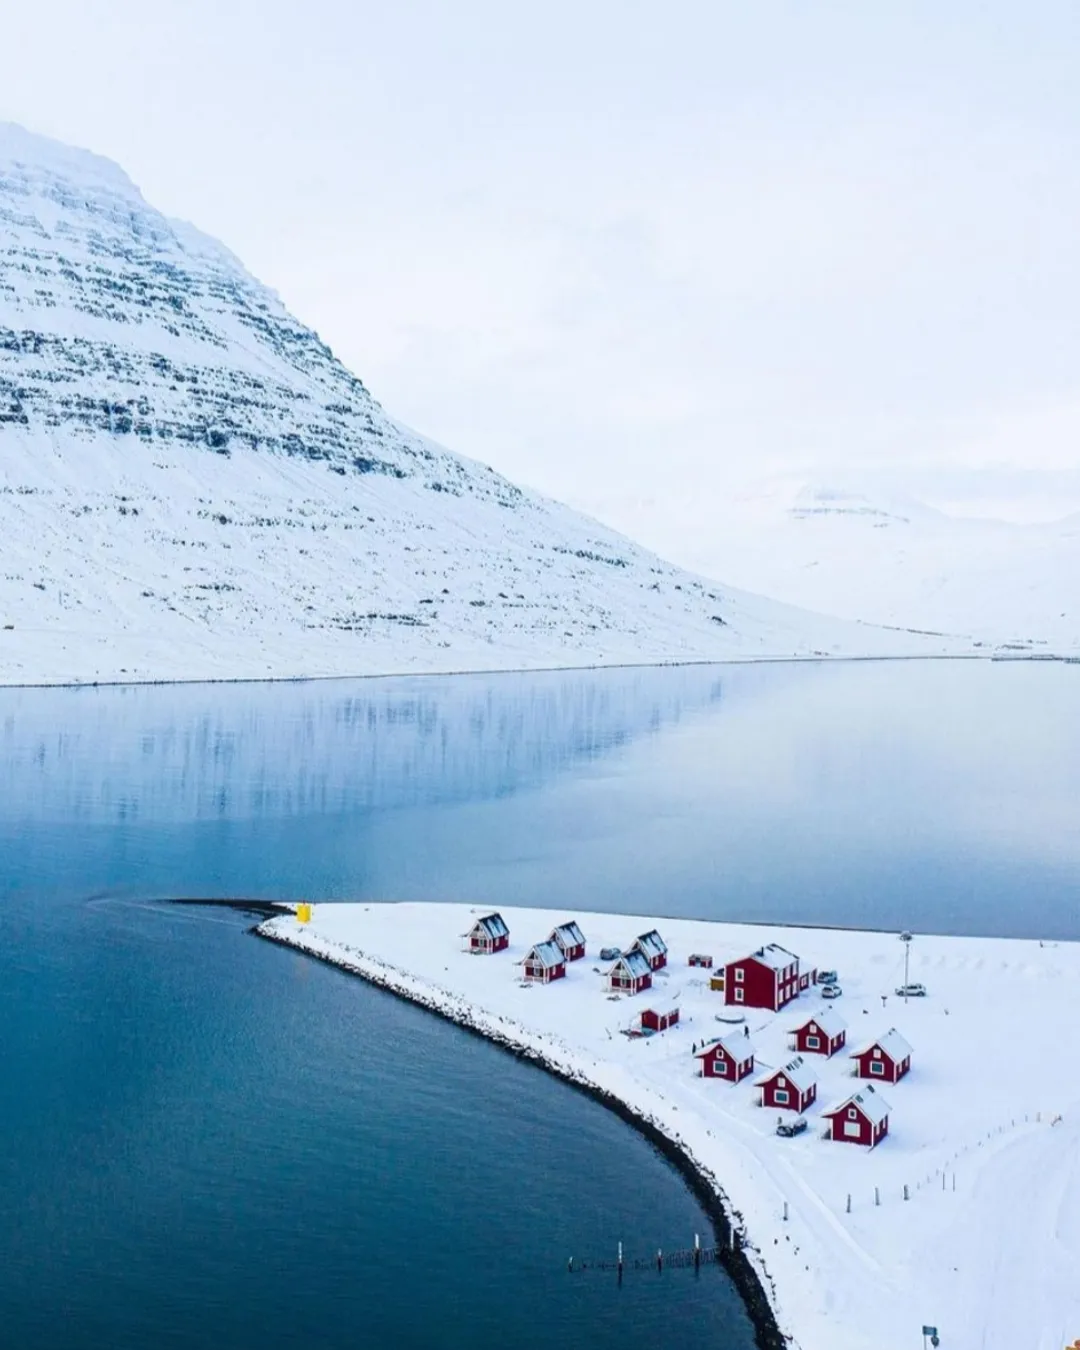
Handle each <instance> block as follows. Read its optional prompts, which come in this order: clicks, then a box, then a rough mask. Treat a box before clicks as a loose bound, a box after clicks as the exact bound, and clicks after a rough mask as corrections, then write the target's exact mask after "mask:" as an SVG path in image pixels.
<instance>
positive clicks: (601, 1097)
mask: <svg viewBox="0 0 1080 1350" xmlns="http://www.w3.org/2000/svg"><path fill="white" fill-rule="evenodd" d="M251 932H252V933H254V934H255V935H256V936H257V937H261V938H263V939H264V940H265V941H267V942H273V943H276V944H277V945H278V946H281V947H287V948H290V949H291V950H293V951H299V952H300V953H302V954H303V955H304V956H308V957H311V958H312V959H314V960H316V961H321V962H323V963H324V964H326V965H331V966H334V967H335V968H336V969H338V970H342V971H345V972H346V973H347V974H349V975H354V976H356V977H357V978H359V979H361V980H364V981H365V982H366V983H368V984H371V985H373V986H374V987H376V988H378V989H382V990H384V991H385V992H387V993H390V994H393V995H394V996H395V997H397V998H401V999H404V1000H405V1001H406V1002H408V1003H413V1004H415V1005H416V1006H417V1007H421V1008H424V1009H425V1010H426V1011H428V1012H431V1013H434V1014H435V1015H436V1016H439V1017H442V1018H444V1019H445V1020H446V1021H449V1022H452V1023H453V1024H454V1025H455V1026H458V1027H461V1028H462V1030H464V1031H468V1032H471V1033H472V1034H473V1035H476V1036H481V1037H482V1038H483V1039H484V1040H486V1041H490V1042H491V1043H492V1044H494V1045H497V1046H498V1047H499V1048H500V1049H501V1050H505V1051H506V1052H507V1053H508V1054H512V1055H513V1056H514V1057H515V1058H516V1059H524V1060H527V1061H528V1062H529V1063H531V1064H535V1065H536V1066H537V1067H538V1068H541V1069H543V1070H545V1072H547V1073H549V1074H551V1075H552V1076H553V1077H554V1078H557V1079H559V1080H560V1081H561V1082H563V1083H566V1084H567V1085H568V1086H570V1087H572V1088H575V1089H576V1090H577V1091H579V1092H582V1093H584V1094H585V1095H586V1096H588V1097H590V1098H592V1100H593V1101H595V1102H598V1103H599V1104H600V1105H602V1106H604V1107H606V1108H607V1109H608V1110H609V1111H612V1112H613V1113H614V1114H615V1115H617V1116H618V1117H619V1119H620V1120H622V1121H624V1122H625V1123H626V1124H627V1125H629V1126H630V1127H631V1128H632V1129H634V1130H637V1132H638V1133H639V1134H641V1135H642V1136H643V1137H644V1138H645V1139H647V1140H648V1141H649V1143H650V1144H652V1145H653V1147H654V1148H655V1149H656V1150H657V1151H658V1152H659V1153H661V1154H662V1155H663V1156H664V1157H665V1158H666V1159H667V1160H668V1161H669V1162H670V1163H671V1164H672V1166H674V1167H675V1168H676V1169H677V1171H678V1172H679V1173H680V1175H681V1176H682V1177H683V1179H684V1180H685V1182H686V1183H687V1185H688V1187H689V1188H690V1190H691V1192H692V1193H693V1195H694V1198H695V1199H696V1200H697V1201H698V1203H699V1204H700V1205H701V1207H702V1209H703V1210H704V1211H705V1214H706V1215H707V1216H708V1219H709V1222H710V1223H711V1224H712V1227H713V1233H714V1235H715V1239H716V1245H717V1247H718V1248H719V1249H721V1250H722V1252H723V1256H722V1264H723V1267H724V1269H725V1271H726V1272H727V1274H728V1275H729V1277H730V1278H731V1280H732V1283H733V1284H734V1285H735V1287H736V1289H738V1291H739V1295H740V1297H741V1298H742V1301H743V1304H744V1306H745V1308H746V1311H747V1314H748V1316H749V1318H750V1321H751V1322H752V1323H753V1326H754V1333H755V1341H756V1344H757V1345H758V1346H760V1347H761V1350H785V1347H787V1346H789V1345H790V1344H791V1342H790V1341H789V1339H788V1338H787V1337H786V1336H784V1334H783V1333H782V1332H781V1330H780V1328H779V1325H778V1324H777V1321H776V1315H775V1313H774V1312H773V1307H772V1303H771V1302H770V1296H769V1293H768V1292H767V1286H768V1284H769V1279H768V1275H767V1274H766V1273H765V1271H764V1269H763V1268H760V1267H759V1264H758V1263H757V1262H755V1260H754V1259H753V1258H754V1252H753V1249H749V1250H748V1248H747V1243H746V1236H745V1230H744V1229H743V1228H742V1226H741V1218H742V1216H741V1215H740V1214H738V1212H737V1211H735V1210H734V1208H733V1207H732V1206H731V1202H730V1200H729V1199H728V1197H727V1196H726V1195H725V1193H724V1190H723V1187H722V1186H721V1185H720V1183H719V1181H718V1180H717V1178H716V1177H715V1176H714V1175H713V1173H712V1172H711V1171H710V1170H709V1169H708V1168H707V1167H706V1166H705V1165H704V1164H703V1163H702V1162H701V1160H700V1159H699V1158H697V1157H695V1156H694V1154H693V1153H692V1152H691V1151H690V1150H689V1149H688V1148H687V1147H686V1145H685V1144H684V1143H683V1141H682V1140H681V1139H680V1138H679V1137H678V1135H676V1136H675V1137H672V1135H671V1134H669V1133H668V1132H667V1130H666V1129H665V1128H664V1126H663V1124H662V1122H660V1121H659V1120H657V1119H655V1118H654V1117H652V1116H649V1115H646V1114H644V1113H642V1112H640V1111H636V1110H635V1109H634V1107H633V1106H632V1105H630V1104H629V1103H628V1102H625V1101H623V1100H622V1098H620V1097H618V1096H616V1095H615V1094H614V1093H612V1092H609V1091H607V1090H606V1089H605V1088H603V1087H601V1086H600V1085H599V1084H598V1083H595V1082H593V1081H591V1080H590V1079H589V1078H588V1077H587V1076H586V1075H584V1074H583V1073H581V1072H579V1071H575V1070H574V1069H573V1068H572V1067H570V1066H569V1065H568V1064H567V1063H565V1062H559V1060H557V1059H556V1058H554V1057H552V1056H550V1055H547V1054H544V1053H543V1052H542V1051H540V1050H538V1049H537V1048H536V1047H535V1046H532V1045H529V1044H527V1043H526V1042H525V1041H524V1040H523V1039H521V1038H518V1037H516V1036H514V1035H513V1033H512V1031H510V1030H507V1029H506V1028H505V1027H503V1026H500V1027H499V1028H498V1029H496V1028H495V1027H494V1026H492V1025H491V1024H490V1023H489V1022H488V1021H487V1020H485V1019H484V1018H483V1017H482V1016H478V1015H477V1014H476V1010H474V1009H471V1008H468V1007H464V1006H462V1005H460V1004H457V1003H455V1002H454V1001H452V1000H450V999H440V998H438V997H436V996H433V995H432V994H430V993H426V992H425V991H423V990H422V989H420V988H419V987H418V986H417V984H416V983H415V982H410V981H409V980H408V978H407V977H405V976H404V973H403V972H400V971H394V970H393V969H392V968H390V967H386V966H385V965H383V963H381V962H378V961H375V960H372V959H371V958H362V957H359V956H356V955H355V954H354V955H352V956H350V957H346V956H345V955H343V954H335V953H333V952H331V951H318V950H315V949H313V948H312V947H311V946H310V945H308V944H306V943H299V942H296V941H294V940H292V939H291V938H290V936H289V935H288V934H283V933H279V932H274V931H273V930H271V929H270V928H269V926H268V924H267V923H266V922H265V921H264V922H263V923H259V924H256V925H255V926H254V927H253V928H252V929H251ZM501 1020H502V1019H500V1022H501Z"/></svg>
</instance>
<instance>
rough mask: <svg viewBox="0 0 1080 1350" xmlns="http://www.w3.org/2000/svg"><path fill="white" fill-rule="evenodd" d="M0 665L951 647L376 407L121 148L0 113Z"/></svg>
mask: <svg viewBox="0 0 1080 1350" xmlns="http://www.w3.org/2000/svg"><path fill="white" fill-rule="evenodd" d="M0 558H2V563H3V566H2V567H0V683H3V684H31V683H65V682H79V681H106V680H109V681H121V682H132V681H142V680H181V679H187V680H191V679H217V678H226V679H228V678H241V679H266V678H283V677H302V676H323V675H345V674H349V675H363V674H375V673H399V672H406V671H452V670H469V669H473V670H475V669H510V668H518V669H530V668H537V667H554V666H585V665H614V664H622V663H637V662H661V661H709V660H725V659H733V658H757V657H791V656H803V657H808V656H818V655H831V656H853V655H876V656H885V655H934V654H942V653H953V652H958V651H961V652H970V651H971V650H972V648H971V645H970V643H969V642H968V641H966V640H965V639H963V638H956V637H949V636H934V635H926V634H922V633H913V632H905V631H898V630H894V631H890V630H888V629H884V628H874V627H871V626H867V625H861V624H857V623H850V622H846V621H839V620H831V619H826V618H819V617H817V616H815V615H812V614H808V613H804V612H802V611H800V610H798V609H794V608H791V607H788V606H785V605H781V604H777V603H774V602H772V601H769V600H765V599H761V598H759V597H756V596H753V595H747V594H743V593H742V592H739V591H735V590H732V589H730V588H728V587H723V586H719V585H716V584H714V583H712V582H710V581H708V580H706V579H704V578H703V577H700V576H695V575H693V574H690V573H688V572H686V571H683V570H682V569H680V568H678V567H674V566H672V565H670V564H668V563H666V562H664V561H663V560H662V559H660V558H659V557H657V556H656V555H654V554H652V553H650V552H648V551H647V550H645V549H643V548H641V547H639V546H637V545H635V544H634V543H632V542H631V541H630V540H628V539H626V538H624V537H623V536H621V535H619V534H617V533H615V532H614V531H612V530H610V529H608V528H606V527H605V526H603V525H600V524H599V523H597V522H596V521H593V520H590V519H588V518H587V517H585V516H582V515H579V514H577V513H576V512H574V511H571V510H569V509H568V508H566V507H563V506H560V505H558V504H557V503H554V502H551V501H549V500H547V499H545V498H543V497H541V496H539V495H537V494H535V493H532V492H529V491H526V490H523V489H521V488H518V487H516V486H514V485H513V484H512V483H510V482H508V481H507V480H506V479H504V478H502V477H500V476H499V475H498V474H497V473H495V472H493V471H492V470H491V469H489V468H486V467H484V466H483V465H481V464H478V463H476V462H474V461H471V460H468V459H464V458H461V457H459V456H457V455H454V454H451V453H450V452H448V451H446V450H444V449H442V448H441V447H439V446H437V445H434V444H432V443H431V442H430V441H428V440H426V439H425V438H424V437H422V436H419V435H416V434H415V433H413V432H411V431H409V430H407V429H405V428H404V427H402V426H400V425H399V424H398V423H396V422H395V421H394V420H393V419H392V418H390V417H389V416H388V415H387V414H386V413H385V412H384V411H383V409H382V408H381V407H380V406H379V404H378V403H377V402H376V401H375V399H374V398H373V397H372V396H371V394H370V393H369V392H368V390H367V389H366V388H365V387H364V385H363V384H362V383H361V381H360V380H359V379H358V378H356V376H355V375H353V374H352V373H351V372H350V371H349V370H347V369H346V368H345V367H344V366H343V365H342V364H341V363H340V362H339V361H338V360H337V359H336V358H335V357H334V355H333V353H332V352H331V351H330V349H329V348H328V347H327V346H326V345H325V343H323V342H322V341H321V340H320V339H319V337H318V336H317V334H315V333H314V332H312V331H311V330H310V329H309V328H306V327H305V326H304V325H303V324H302V323H300V322H299V321H297V320H296V319H295V318H293V316H292V315H291V314H289V312H288V311H287V310H286V309H285V307H284V305H283V304H282V303H281V301H280V300H279V299H278V297H277V296H276V295H275V294H274V293H273V292H272V291H271V290H269V289H267V288H266V287H265V286H263V285H262V284H260V283H259V282H258V281H256V280H255V279H254V278H253V277H252V276H250V275H249V274H248V273H247V272H246V271H245V270H244V268H243V266H242V265H241V264H240V262H239V261H238V260H237V259H236V258H235V257H234V256H233V255H232V254H231V253H229V252H228V250H227V249H225V248H223V247H222V246H221V245H220V244H218V243H217V242H216V241H215V240H213V239H210V238H208V237H207V236H205V235H203V234H201V233H200V232H199V231H198V230H196V229H194V228H192V227H191V226H189V225H186V224H183V223H181V222H178V221H175V220H170V219H167V218H166V217H165V216H163V215H162V214H161V213H160V212H158V211H156V210H154V208H153V207H151V206H150V205H148V204H147V202H146V201H145V200H144V199H143V197H142V196H141V194H140V193H139V191H138V189H137V188H136V187H135V186H134V184H133V183H132V182H131V181H130V179H128V177H127V175H126V174H125V173H124V172H123V171H122V170H121V169H120V168H118V167H117V166H116V165H114V164H112V163H110V162H109V161H107V160H104V159H101V158H99V157H98V156H96V155H92V154H89V153H87V152H85V151H80V150H73V149H71V148H69V147H66V146H63V145H60V144H58V143H56V142H54V141H50V140H47V139H45V138H43V137H39V136H34V135H32V134H30V133H28V132H26V131H23V130H22V129H20V128H18V127H12V126H3V125H0Z"/></svg>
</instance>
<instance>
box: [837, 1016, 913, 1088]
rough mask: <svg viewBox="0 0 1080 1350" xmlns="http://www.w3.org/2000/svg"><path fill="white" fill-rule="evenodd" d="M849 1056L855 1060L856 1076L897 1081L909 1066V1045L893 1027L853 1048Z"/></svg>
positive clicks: (885, 1081)
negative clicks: (861, 1045)
mask: <svg viewBox="0 0 1080 1350" xmlns="http://www.w3.org/2000/svg"><path fill="white" fill-rule="evenodd" d="M851 1058H852V1059H853V1060H854V1061H855V1066H856V1067H855V1076H856V1077H857V1078H869V1079H871V1080H873V1079H877V1080H878V1081H879V1082H882V1083H899V1081H900V1079H901V1078H903V1076H904V1075H905V1074H906V1073H907V1071H908V1070H909V1069H910V1068H911V1046H910V1045H908V1043H907V1041H905V1040H904V1038H903V1036H901V1035H900V1033H899V1032H898V1031H897V1030H896V1028H895V1027H893V1028H892V1029H891V1030H889V1031H887V1032H886V1033H885V1035H884V1036H879V1037H878V1039H877V1040H876V1041H871V1042H870V1044H869V1045H864V1046H863V1047H862V1049H861V1050H853V1051H852V1052H851Z"/></svg>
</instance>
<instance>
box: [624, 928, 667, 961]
mask: <svg viewBox="0 0 1080 1350" xmlns="http://www.w3.org/2000/svg"><path fill="white" fill-rule="evenodd" d="M634 947H639V948H640V949H641V950H642V951H643V952H644V953H645V955H646V956H666V955H667V943H666V942H665V941H664V939H663V938H662V937H661V936H660V934H659V933H658V932H657V931H656V929H655V928H650V929H649V931H648V932H647V933H642V934H641V936H640V937H639V938H638V939H637V941H636V942H635V943H634ZM633 949H634V948H633V947H631V949H630V950H631V951H633Z"/></svg>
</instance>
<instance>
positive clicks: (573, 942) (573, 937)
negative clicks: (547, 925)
mask: <svg viewBox="0 0 1080 1350" xmlns="http://www.w3.org/2000/svg"><path fill="white" fill-rule="evenodd" d="M548 941H549V942H554V943H555V944H556V945H557V946H558V948H559V950H560V951H561V952H562V954H563V959H564V960H566V961H580V960H581V958H582V957H583V956H584V955H585V934H584V933H583V932H582V931H581V929H580V928H579V927H578V926H577V924H576V923H574V922H572V921H571V922H570V923H561V924H559V926H558V928H553V929H552V930H551V936H550V937H549V938H548Z"/></svg>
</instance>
